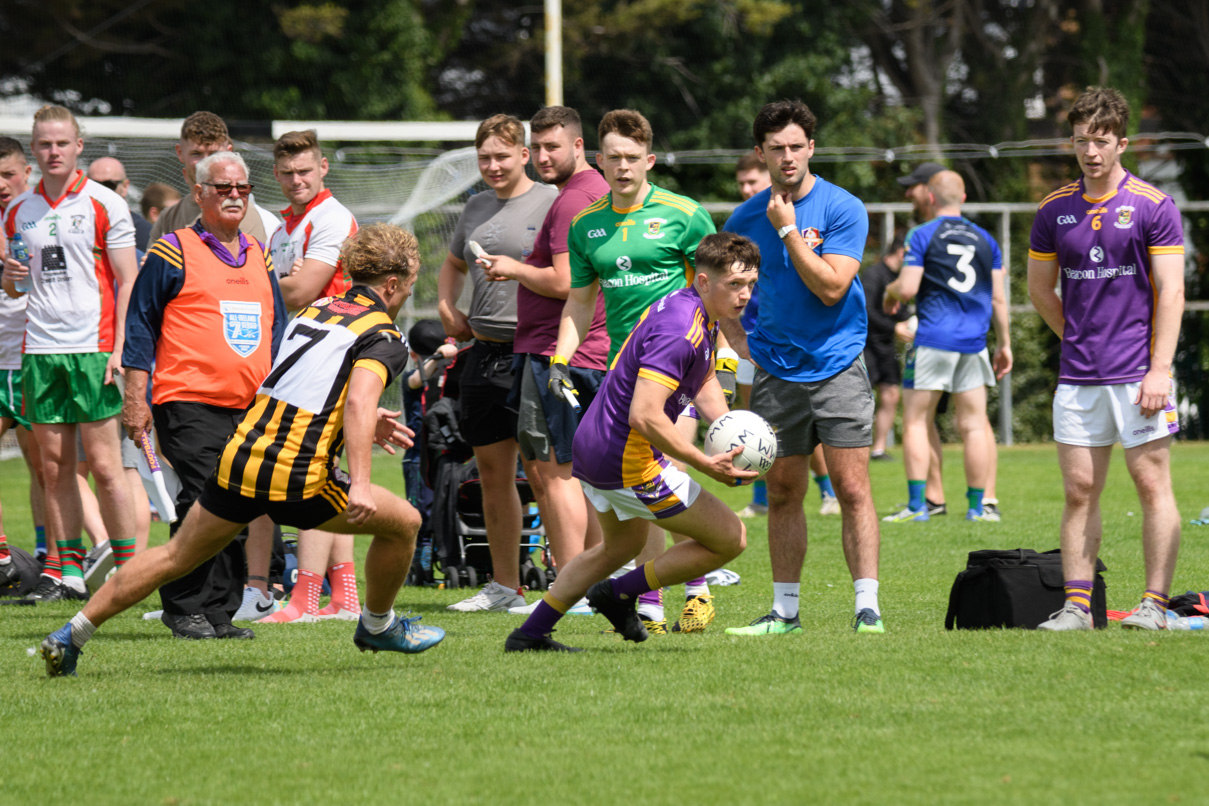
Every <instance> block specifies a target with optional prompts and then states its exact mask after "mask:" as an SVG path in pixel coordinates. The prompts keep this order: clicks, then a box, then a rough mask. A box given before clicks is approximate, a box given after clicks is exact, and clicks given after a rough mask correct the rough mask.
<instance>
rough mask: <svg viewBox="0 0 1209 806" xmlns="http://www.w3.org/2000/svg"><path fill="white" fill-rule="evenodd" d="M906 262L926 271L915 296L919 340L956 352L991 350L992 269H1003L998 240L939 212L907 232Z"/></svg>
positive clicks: (916, 340) (963, 220) (928, 344)
mask: <svg viewBox="0 0 1209 806" xmlns="http://www.w3.org/2000/svg"><path fill="white" fill-rule="evenodd" d="M903 265H904V266H920V267H922V268H923V270H924V276H923V280H921V281H920V285H919V295H918V296H917V297H916V301H915V304H916V308H917V315H918V316H919V330H918V331H916V334H915V343H916V344H917V345H918V346H920V347H933V348H935V349H937V350H948V351H949V352H954V353H980V352H982V351H983V350H984V349H986V346H987V328H988V327H989V326H990V324H991V295H992V283H993V276H992V274H991V272H993V271H999V270H1000V269H1002V268H1003V255H1002V254H1000V252H999V244H997V243H996V242H995V239H994V238H992V237H991V236H990V234H989V233H988V232H987V231H986V230H984V229H983V228H982V227H980V226H978V225H977V224H975V223H973V222H972V221H969V220H968V219H966V218H962V217H961V216H940V217H938V218H934V219H932V220H931V221H929V222H927V223H926V224H920V225H919V226H918V227H916V228H915V229H913V230H911V231H910V232H909V233H908V234H907V256H906V258H905V260H904V261H903Z"/></svg>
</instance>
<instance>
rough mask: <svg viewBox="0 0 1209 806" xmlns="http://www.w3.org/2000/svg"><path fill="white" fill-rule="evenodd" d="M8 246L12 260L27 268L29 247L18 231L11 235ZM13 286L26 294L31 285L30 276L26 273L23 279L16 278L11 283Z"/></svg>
mask: <svg viewBox="0 0 1209 806" xmlns="http://www.w3.org/2000/svg"><path fill="white" fill-rule="evenodd" d="M8 246H9V251H10V253H11V256H12V258H13V260H15V261H17V262H18V263H20V264H21V265H22V266H24V267H25V268H27V269H28V268H29V247H28V246H26V245H25V239H24V238H22V237H21V233H19V232H18V233H16V234H15V235H13V238H12V240H11V241H9V242H8ZM13 287H14V288H16V289H17V292H18V293H20V294H28V293H29V290H30V289H31V288H32V287H33V286H32V285H31V283H30V277H29V275H28V274H27V275H25V278H24V279H21V280H16V281H15V282H14V283H13Z"/></svg>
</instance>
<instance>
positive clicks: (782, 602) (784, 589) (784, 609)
mask: <svg viewBox="0 0 1209 806" xmlns="http://www.w3.org/2000/svg"><path fill="white" fill-rule="evenodd" d="M801 588H802V584H801V583H800V582H774V583H772V612H773V613H776V614H777V615H778V616H780V617H781V618H783V619H791V618H796V617H797V615H798V594H799V592H800V591H801Z"/></svg>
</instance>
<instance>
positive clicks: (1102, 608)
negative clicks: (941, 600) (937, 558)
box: [945, 549, 1108, 630]
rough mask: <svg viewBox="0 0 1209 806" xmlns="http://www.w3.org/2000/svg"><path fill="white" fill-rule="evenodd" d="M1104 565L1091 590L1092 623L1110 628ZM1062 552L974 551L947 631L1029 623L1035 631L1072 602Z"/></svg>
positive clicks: (956, 589)
mask: <svg viewBox="0 0 1209 806" xmlns="http://www.w3.org/2000/svg"><path fill="white" fill-rule="evenodd" d="M1107 570H1108V569H1107V568H1105V567H1104V563H1102V562H1100V560H1098V559H1097V560H1096V578H1095V580H1094V582H1093V588H1092V594H1091V616H1092V623H1093V624H1094V625H1095V627H1096V629H1103V628H1104V627H1106V626H1108V605H1107V601H1106V597H1105V585H1104V577H1103V576H1101V573H1102V572H1104V571H1107ZM1064 584H1065V580H1064V579H1063V576H1062V554H1061V553H1060V551H1059V550H1058V549H1054V550H1053V551H1047V552H1044V553H1038V552H1036V551H1033V550H1032V549H1012V550H1010V551H996V550H994V549H984V550H982V551H971V552H970V557H969V560H968V562H967V564H966V570H964V571H962V572H961V573H959V574H958V575H957V579H956V580H954V581H953V590H952V591H951V592H950V593H949V612H948V613H946V614H945V629H946V630H951V629H953V628H954V627H956V628H957V629H959V630H978V629H985V628H988V627H1023V628H1025V629H1028V630H1035V629H1036V628H1037V625H1038V624H1040V623H1041V622H1043V621H1047V620H1048V619H1049V617H1050V615H1051V614H1053V613H1054V612H1055V611H1058V610H1061V609H1062V606H1063V605H1064V604H1065V603H1066V592H1065V590H1064V589H1063V585H1064Z"/></svg>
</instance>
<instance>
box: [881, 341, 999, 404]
mask: <svg viewBox="0 0 1209 806" xmlns="http://www.w3.org/2000/svg"><path fill="white" fill-rule="evenodd" d="M994 385H995V371H994V370H992V369H991V359H990V356H989V355H988V354H987V351H986V349H985V348H983V350H982V352H980V353H955V352H952V351H951V350H938V349H937V348H935V347H912V348H911V349H910V350H908V351H907V368H906V371H904V372H903V388H904V389H918V390H920V391H928V392H952V393H953V394H960V393H961V392H968V391H970V390H971V389H977V388H978V387H979V386H994Z"/></svg>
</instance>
